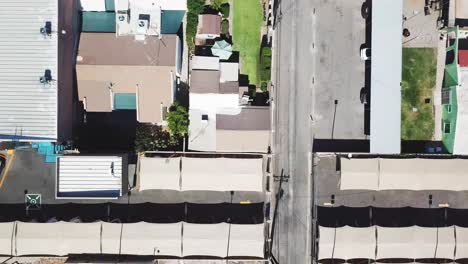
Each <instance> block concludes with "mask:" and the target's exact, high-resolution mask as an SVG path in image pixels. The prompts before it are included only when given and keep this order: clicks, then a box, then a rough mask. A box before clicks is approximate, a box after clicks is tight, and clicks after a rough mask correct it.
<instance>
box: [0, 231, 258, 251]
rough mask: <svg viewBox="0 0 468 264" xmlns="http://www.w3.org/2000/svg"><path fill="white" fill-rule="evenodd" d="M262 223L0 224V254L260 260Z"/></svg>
mask: <svg viewBox="0 0 468 264" xmlns="http://www.w3.org/2000/svg"><path fill="white" fill-rule="evenodd" d="M264 228H265V227H264V225H263V224H255V225H236V224H228V223H221V224H189V223H185V222H179V223H172V224H153V223H146V222H139V223H132V224H120V223H107V222H95V223H71V222H54V223H25V222H7V223H0V255H7V256H27V255H39V256H41V255H51V256H66V255H70V254H118V255H139V256H171V257H186V256H207V257H219V258H225V257H247V258H264V241H265V237H264Z"/></svg>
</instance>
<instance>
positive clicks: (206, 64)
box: [192, 56, 219, 71]
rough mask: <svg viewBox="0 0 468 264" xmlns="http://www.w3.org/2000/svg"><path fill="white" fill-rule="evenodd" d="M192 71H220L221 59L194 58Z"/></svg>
mask: <svg viewBox="0 0 468 264" xmlns="http://www.w3.org/2000/svg"><path fill="white" fill-rule="evenodd" d="M192 70H214V71H217V70H219V57H207V56H193V57H192Z"/></svg>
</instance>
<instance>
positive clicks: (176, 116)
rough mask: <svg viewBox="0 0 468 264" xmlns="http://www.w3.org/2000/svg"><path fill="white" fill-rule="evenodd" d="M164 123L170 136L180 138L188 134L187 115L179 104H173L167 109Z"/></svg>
mask: <svg viewBox="0 0 468 264" xmlns="http://www.w3.org/2000/svg"><path fill="white" fill-rule="evenodd" d="M166 121H167V126H168V128H169V131H170V133H171V135H172V136H175V137H182V136H185V135H186V134H188V126H189V115H188V114H187V111H186V110H185V108H184V107H183V106H181V105H180V104H179V103H177V102H175V103H174V104H172V106H171V107H170V108H169V113H167V118H166Z"/></svg>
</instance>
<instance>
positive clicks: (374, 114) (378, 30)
mask: <svg viewBox="0 0 468 264" xmlns="http://www.w3.org/2000/svg"><path fill="white" fill-rule="evenodd" d="M402 14H403V1H402V0H377V1H372V44H371V49H372V56H371V87H370V89H371V110H370V119H371V120H370V152H371V153H379V154H398V153H400V150H401V146H400V145H401V132H400V131H401V86H400V83H401V75H402V70H401V69H402V66H401V63H402V58H401V57H402V33H401V32H402V22H403V21H402V20H403V19H402Z"/></svg>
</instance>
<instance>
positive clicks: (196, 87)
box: [190, 70, 220, 93]
mask: <svg viewBox="0 0 468 264" xmlns="http://www.w3.org/2000/svg"><path fill="white" fill-rule="evenodd" d="M219 76H220V72H219V71H207V70H192V73H191V78H190V92H191V93H219Z"/></svg>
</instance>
